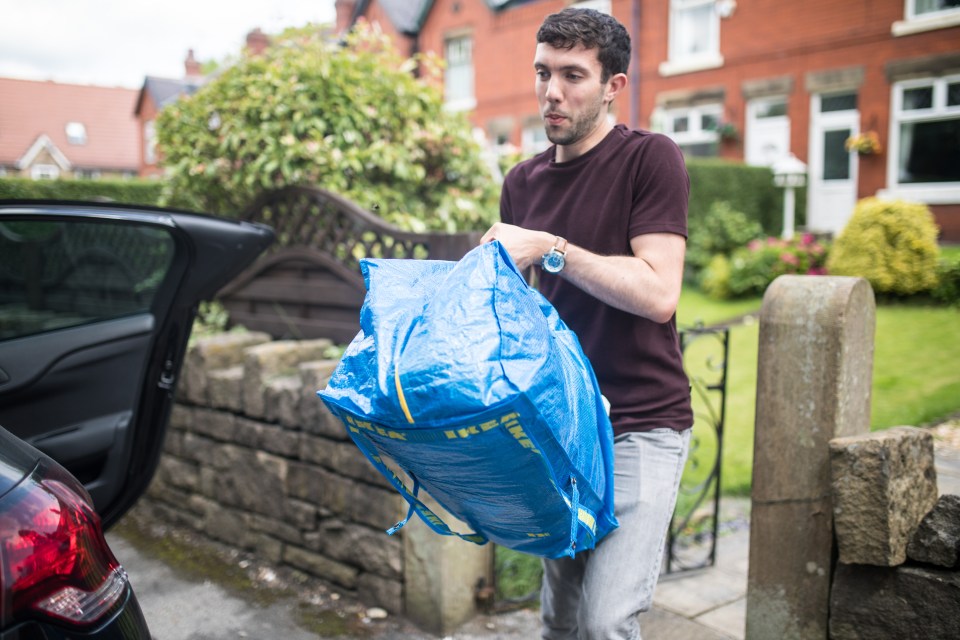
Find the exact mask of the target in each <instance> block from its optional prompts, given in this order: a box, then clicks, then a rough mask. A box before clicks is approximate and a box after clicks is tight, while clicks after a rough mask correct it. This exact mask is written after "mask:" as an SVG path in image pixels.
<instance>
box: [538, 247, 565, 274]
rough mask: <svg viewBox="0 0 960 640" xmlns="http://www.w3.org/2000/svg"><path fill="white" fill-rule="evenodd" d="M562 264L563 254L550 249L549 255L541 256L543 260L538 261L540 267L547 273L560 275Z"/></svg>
mask: <svg viewBox="0 0 960 640" xmlns="http://www.w3.org/2000/svg"><path fill="white" fill-rule="evenodd" d="M564 262H565V261H564V258H563V254H562V253H560V252H559V251H556V250H554V249H551V250H550V252H549V253H545V254H543V258H541V259H540V266H542V267H543V270H544V271H546V272H547V273H560V270H561V269H563V265H564Z"/></svg>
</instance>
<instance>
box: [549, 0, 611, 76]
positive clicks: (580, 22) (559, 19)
mask: <svg viewBox="0 0 960 640" xmlns="http://www.w3.org/2000/svg"><path fill="white" fill-rule="evenodd" d="M537 42H538V43H544V44H548V45H550V46H551V47H555V48H557V49H573V48H574V47H575V46H577V45H578V44H582V45H583V46H584V47H586V48H587V49H597V58H598V59H599V60H600V67H601V68H602V70H603V71H602V73H601V77H600V81H601V82H606V81H607V80H609V79H610V76H612V75H615V74H618V73H626V72H627V68H628V67H629V66H630V35H629V34H628V33H627V30H626V29H625V28H624V26H623V25H622V24H620V23H619V22H618V21H617V19H616V18H614V17H613V16H610V15H607V14H605V13H601V12H599V11H596V10H595V9H577V8H574V7H567V8H566V9H564V10H563V11H560V12H559V13H552V14H550V15H548V16H547V17H546V18H545V19H544V20H543V24H541V25H540V29H539V30H538V31H537Z"/></svg>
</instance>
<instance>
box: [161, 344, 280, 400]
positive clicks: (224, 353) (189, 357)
mask: <svg viewBox="0 0 960 640" xmlns="http://www.w3.org/2000/svg"><path fill="white" fill-rule="evenodd" d="M269 341H270V336H269V335H268V334H266V333H262V332H258V331H244V332H241V331H237V332H230V333H220V334H217V335H213V336H204V337H202V338H197V339H196V340H194V342H193V343H192V344H191V345H190V347H189V348H188V349H187V354H186V357H185V358H184V361H183V369H182V371H181V374H180V382H179V384H178V385H177V389H178V391H182V392H183V396H184V397H185V398H186V399H187V400H188V401H189V402H191V403H194V404H206V402H207V391H208V377H207V376H208V374H209V373H210V372H211V371H214V370H216V369H224V368H227V367H232V366H235V365H238V364H241V363H242V362H243V350H244V349H246V348H247V347H250V346H252V345H256V344H262V343H265V342H269Z"/></svg>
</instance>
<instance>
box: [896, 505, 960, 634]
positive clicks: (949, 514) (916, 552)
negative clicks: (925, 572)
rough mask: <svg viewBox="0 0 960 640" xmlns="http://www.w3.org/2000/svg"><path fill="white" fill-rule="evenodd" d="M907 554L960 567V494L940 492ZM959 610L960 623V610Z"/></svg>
mask: <svg viewBox="0 0 960 640" xmlns="http://www.w3.org/2000/svg"><path fill="white" fill-rule="evenodd" d="M907 557H908V558H910V559H911V560H914V561H916V562H925V563H927V564H935V565H938V566H941V567H947V568H953V567H960V496H957V495H953V494H947V495H943V496H940V499H939V500H937V503H936V504H935V505H934V507H933V509H932V510H931V511H930V513H928V514H927V515H926V516H924V518H923V520H921V521H920V526H919V527H917V530H916V532H915V533H914V534H913V538H912V539H911V540H910V544H908V545H907ZM957 613H958V625H960V611H958V612H957Z"/></svg>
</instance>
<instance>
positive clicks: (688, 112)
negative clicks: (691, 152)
mask: <svg viewBox="0 0 960 640" xmlns="http://www.w3.org/2000/svg"><path fill="white" fill-rule="evenodd" d="M684 116H685V117H686V118H687V122H688V123H689V126H688V128H687V130H686V131H680V132H677V131H674V124H675V123H676V119H677V118H678V117H684ZM704 116H714V117H715V118H716V119H717V124H723V105H722V104H720V103H711V104H702V105H697V106H694V107H679V108H673V109H664V110H663V111H661V112H659V113H658V116H657V117H658V120H659V122H660V123H661V128H660V130H661V131H662V132H663V133H664V134H666V135H667V136H669V137H670V138H671V139H672V140H673V141H674V142H676V143H677V145H678V146H679V147H680V148H681V149H682V148H683V147H685V146H688V145H695V144H716V145H717V146H718V150H719V145H720V132H719V131H716V130H713V129H704V128H703V117H704Z"/></svg>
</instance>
